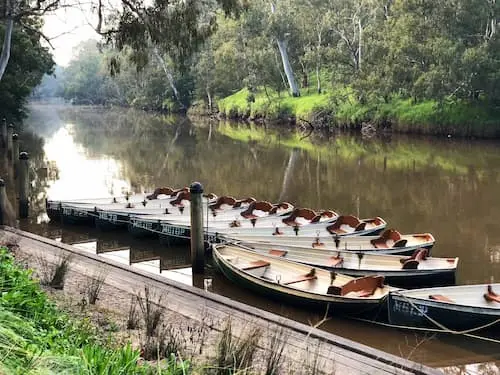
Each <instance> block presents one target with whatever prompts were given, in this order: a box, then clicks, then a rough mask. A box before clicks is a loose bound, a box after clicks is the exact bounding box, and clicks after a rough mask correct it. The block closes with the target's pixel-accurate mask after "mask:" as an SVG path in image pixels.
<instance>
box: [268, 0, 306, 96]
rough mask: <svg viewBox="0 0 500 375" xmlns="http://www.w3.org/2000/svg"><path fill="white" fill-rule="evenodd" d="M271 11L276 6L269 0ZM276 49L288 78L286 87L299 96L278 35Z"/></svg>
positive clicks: (283, 42)
mask: <svg viewBox="0 0 500 375" xmlns="http://www.w3.org/2000/svg"><path fill="white" fill-rule="evenodd" d="M271 13H273V14H274V13H276V6H275V5H274V3H273V2H271ZM277 42H278V49H279V51H280V55H281V60H282V62H283V69H284V70H285V75H286V78H287V80H288V87H289V88H290V91H291V92H292V95H293V96H300V92H299V87H298V86H297V82H296V81H295V76H294V74H293V69H292V65H291V64H290V60H289V59H288V52H287V51H286V43H285V41H284V40H282V39H280V38H279V37H278V40H277Z"/></svg>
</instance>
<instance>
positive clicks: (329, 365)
mask: <svg viewBox="0 0 500 375" xmlns="http://www.w3.org/2000/svg"><path fill="white" fill-rule="evenodd" d="M2 229H3V235H5V236H8V237H10V238H11V240H13V241H16V242H17V244H18V245H19V247H20V252H21V253H24V254H27V255H29V256H30V257H31V258H33V259H34V258H35V257H39V256H44V257H46V259H48V260H49V261H50V260H54V259H55V258H56V257H57V256H59V255H61V254H72V263H71V271H70V272H73V273H77V274H80V275H83V276H85V277H89V276H90V275H92V274H95V273H96V272H98V271H99V270H101V271H102V270H103V268H105V269H106V274H107V278H106V282H105V283H106V287H108V288H114V289H115V290H116V291H118V292H119V294H120V298H121V299H122V300H123V301H126V302H125V303H128V302H129V301H130V297H131V296H132V295H134V294H136V293H137V291H138V289H140V288H141V287H142V288H143V286H144V285H147V286H149V287H150V289H151V290H152V291H154V292H156V293H157V295H163V296H164V297H165V298H163V302H162V305H164V307H165V308H166V309H167V310H168V311H169V314H173V315H175V316H177V320H194V321H197V322H202V321H203V320H205V319H206V318H207V316H209V317H210V318H211V319H212V320H213V321H221V320H223V319H227V318H228V317H231V322H232V324H233V325H234V326H235V327H240V331H241V330H243V329H244V327H260V328H262V331H263V334H264V336H266V335H267V336H268V337H264V339H266V338H267V340H268V341H267V342H270V341H269V340H270V335H271V334H272V333H273V332H277V331H278V330H279V331H280V332H281V335H280V337H281V339H283V338H286V345H285V350H284V353H283V355H284V358H285V361H287V362H288V363H296V364H297V362H300V361H301V360H302V361H303V359H304V354H305V355H307V352H306V350H307V348H309V350H311V349H310V348H311V347H313V348H315V347H316V348H317V349H313V350H317V352H318V356H319V358H318V359H319V361H320V362H321V363H325V366H324V367H322V368H323V369H324V370H325V372H326V373H336V374H342V375H351V374H352V375H356V374H370V375H379V374H380V375H383V374H398V375H399V374H401V375H405V374H422V375H424V374H425V375H431V374H441V372H440V371H438V370H436V369H433V368H430V367H427V366H424V365H422V364H418V363H415V362H412V361H409V360H406V359H403V358H400V357H397V356H394V355H391V354H388V353H385V352H382V351H379V350H376V349H373V348H370V347H368V346H365V345H362V344H359V343H356V342H354V341H351V340H348V339H345V338H342V337H339V336H336V335H334V334H331V333H328V332H325V331H322V330H320V329H317V328H313V327H311V326H308V325H305V324H302V323H298V322H295V321H293V320H290V319H287V318H283V317H281V316H278V315H275V314H272V313H269V312H266V311H263V310H260V309H257V308H254V307H252V306H248V305H245V304H243V303H239V302H237V301H233V300H231V299H229V298H226V297H223V296H220V295H217V294H213V293H210V292H207V291H204V290H202V289H199V288H195V287H191V286H187V285H184V284H181V283H178V282H175V281H173V280H170V279H166V278H165V277H162V276H160V275H154V274H150V273H147V272H145V271H143V270H141V269H138V268H134V267H130V266H127V265H124V264H121V263H118V262H116V261H113V260H111V259H107V258H105V257H100V256H97V255H95V254H92V253H90V252H86V251H85V250H83V249H78V248H76V247H74V246H70V245H66V244H63V243H60V242H56V241H53V240H50V239H47V238H45V237H41V236H38V235H35V234H32V233H28V232H24V231H20V230H17V229H14V228H11V227H2ZM70 277H71V274H70ZM211 329H212V331H214V332H211V334H216V333H217V332H218V331H220V330H221V327H220V326H217V324H214V325H212V326H211ZM381 340H383V338H381ZM264 341H265V340H264ZM261 350H263V351H265V350H266V347H265V346H263V347H262V348H261ZM309 354H310V355H311V352H309Z"/></svg>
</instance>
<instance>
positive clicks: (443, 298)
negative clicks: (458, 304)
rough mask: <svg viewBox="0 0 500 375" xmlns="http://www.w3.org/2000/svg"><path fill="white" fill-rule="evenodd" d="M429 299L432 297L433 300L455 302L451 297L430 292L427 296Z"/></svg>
mask: <svg viewBox="0 0 500 375" xmlns="http://www.w3.org/2000/svg"><path fill="white" fill-rule="evenodd" d="M429 299H432V300H434V301H442V302H453V303H454V302H455V301H453V300H452V299H451V298H448V297H446V296H443V295H442V294H431V295H430V296H429Z"/></svg>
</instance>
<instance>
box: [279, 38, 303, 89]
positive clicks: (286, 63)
mask: <svg viewBox="0 0 500 375" xmlns="http://www.w3.org/2000/svg"><path fill="white" fill-rule="evenodd" d="M278 49H279V50H280V54H281V60H282V61H283V69H284V70H285V75H286V79H287V80H288V86H289V87H290V91H291V92H292V95H293V96H300V92H299V87H298V86H297V82H295V76H294V74H293V69H292V66H291V65H290V60H289V59H288V53H287V51H286V45H285V42H284V41H282V40H279V39H278Z"/></svg>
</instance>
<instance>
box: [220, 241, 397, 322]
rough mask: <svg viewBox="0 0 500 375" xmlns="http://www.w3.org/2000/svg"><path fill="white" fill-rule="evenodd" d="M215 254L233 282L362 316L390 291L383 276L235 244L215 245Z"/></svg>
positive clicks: (289, 300)
mask: <svg viewBox="0 0 500 375" xmlns="http://www.w3.org/2000/svg"><path fill="white" fill-rule="evenodd" d="M212 250H213V257H214V260H215V262H216V264H217V265H218V267H219V269H220V270H221V271H222V273H223V274H224V275H225V276H226V277H227V278H228V279H230V280H232V281H233V282H235V283H237V284H239V285H241V286H243V287H247V288H250V289H253V290H254V291H256V292H259V293H261V294H265V295H268V296H270V297H272V298H275V299H280V300H282V301H285V302H289V303H294V304H299V305H306V306H307V305H312V306H316V307H319V308H326V306H329V308H328V311H329V312H330V313H334V314H337V313H338V314H340V313H342V314H351V315H360V314H364V313H367V312H369V311H371V310H372V309H374V308H376V307H377V306H379V305H380V304H381V303H382V301H384V299H385V297H386V296H387V294H388V293H389V291H390V290H394V288H391V287H389V286H386V285H384V284H383V281H384V277H383V276H367V277H362V278H353V277H350V276H346V275H343V274H340V273H336V272H328V271H325V270H322V269H317V268H312V267H310V266H306V265H303V264H299V263H294V262H290V261H287V260H284V259H278V258H276V257H272V256H267V255H263V254H258V253H255V252H253V251H249V250H245V249H242V248H239V247H235V246H225V245H214V246H213V247H212Z"/></svg>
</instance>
